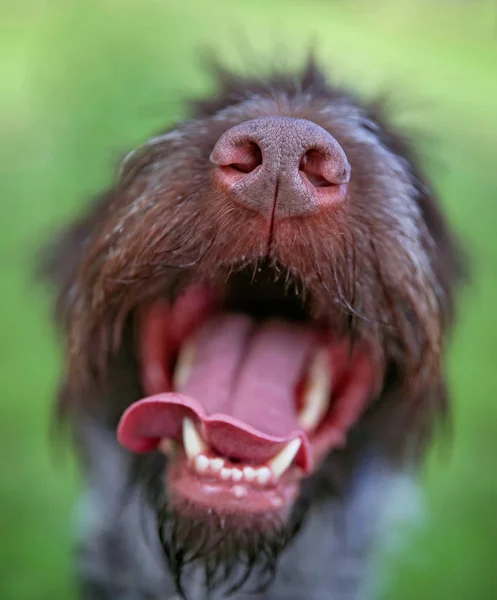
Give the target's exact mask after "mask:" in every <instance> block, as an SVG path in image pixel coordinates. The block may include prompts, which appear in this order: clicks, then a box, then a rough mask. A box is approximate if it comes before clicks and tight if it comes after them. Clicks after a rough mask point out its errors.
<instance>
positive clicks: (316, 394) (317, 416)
mask: <svg viewBox="0 0 497 600" xmlns="http://www.w3.org/2000/svg"><path fill="white" fill-rule="evenodd" d="M330 396H331V373H330V360H329V354H328V351H327V350H326V348H322V349H321V350H319V351H318V352H317V354H316V356H315V357H314V360H313V361H312V363H311V366H310V368H309V373H308V378H307V383H306V386H305V389H304V394H303V396H302V398H303V401H304V405H303V407H302V409H301V411H300V413H299V416H298V419H299V423H300V424H301V425H302V427H303V428H304V429H305V430H306V431H311V430H312V429H315V428H316V427H317V426H318V425H319V423H320V421H321V419H322V418H323V417H324V415H325V414H326V411H327V410H328V406H329V405H330Z"/></svg>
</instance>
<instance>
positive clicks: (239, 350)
mask: <svg viewBox="0 0 497 600" xmlns="http://www.w3.org/2000/svg"><path fill="white" fill-rule="evenodd" d="M316 341H317V340H316V334H315V333H314V332H313V331H310V330H308V329H305V328H303V327H299V326H297V325H294V324H290V323H280V322H274V321H273V322H267V323H264V324H263V325H259V326H256V325H255V324H254V323H253V322H252V321H251V319H249V317H246V316H244V315H226V316H223V317H220V318H217V319H213V320H212V321H210V322H208V323H207V324H206V325H205V326H204V328H203V329H202V331H201V332H200V335H199V337H198V341H197V343H196V350H195V357H194V362H193V365H192V372H191V375H190V377H189V378H188V380H187V382H186V384H185V385H184V386H182V387H180V388H178V392H180V393H183V394H186V395H188V396H191V397H192V398H197V399H198V400H199V401H200V402H201V403H202V405H203V406H204V408H205V410H206V412H207V413H208V414H211V415H212V414H215V413H221V414H225V415H230V416H231V417H233V418H235V419H237V420H239V421H241V422H243V423H245V424H246V425H249V426H251V427H253V428H254V429H257V430H258V431H260V432H261V433H266V434H268V435H272V436H282V435H287V434H288V433H289V432H290V431H292V430H295V429H299V424H298V422H297V419H296V389H297V386H298V383H299V381H300V380H301V379H302V377H303V375H304V369H305V367H306V363H307V361H308V359H309V355H310V353H311V351H312V349H313V347H314V345H315V344H316Z"/></svg>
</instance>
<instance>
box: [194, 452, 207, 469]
mask: <svg viewBox="0 0 497 600" xmlns="http://www.w3.org/2000/svg"><path fill="white" fill-rule="evenodd" d="M208 468H209V459H208V458H207V456H205V455H204V454H199V455H198V456H196V457H195V470H196V471H197V473H205V471H207V469H208Z"/></svg>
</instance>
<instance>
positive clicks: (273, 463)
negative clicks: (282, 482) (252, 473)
mask: <svg viewBox="0 0 497 600" xmlns="http://www.w3.org/2000/svg"><path fill="white" fill-rule="evenodd" d="M301 443H302V440H301V439H300V438H295V439H294V440H292V441H291V442H288V444H287V445H286V446H285V447H284V448H283V450H282V451H281V452H280V453H279V454H277V455H276V456H275V457H274V458H273V459H271V460H270V461H269V466H270V467H271V470H272V472H273V473H274V475H275V476H276V477H278V478H279V477H281V476H282V475H283V473H284V472H285V471H286V470H287V469H288V467H289V466H290V465H291V464H292V462H293V459H294V458H295V456H296V455H297V452H298V451H299V448H300V445H301Z"/></svg>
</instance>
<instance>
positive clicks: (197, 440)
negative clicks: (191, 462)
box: [183, 418, 207, 458]
mask: <svg viewBox="0 0 497 600" xmlns="http://www.w3.org/2000/svg"><path fill="white" fill-rule="evenodd" d="M183 446H184V448H185V452H186V455H187V456H188V458H194V457H195V456H197V454H201V453H202V452H205V451H206V450H207V446H206V445H205V444H204V442H203V441H202V438H201V437H200V435H199V433H198V431H197V430H196V428H195V425H194V424H193V421H191V420H190V419H187V418H185V419H183Z"/></svg>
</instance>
